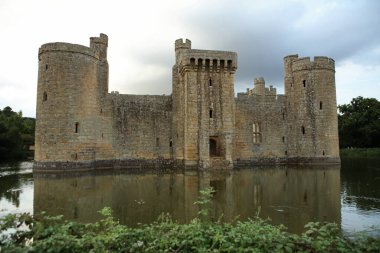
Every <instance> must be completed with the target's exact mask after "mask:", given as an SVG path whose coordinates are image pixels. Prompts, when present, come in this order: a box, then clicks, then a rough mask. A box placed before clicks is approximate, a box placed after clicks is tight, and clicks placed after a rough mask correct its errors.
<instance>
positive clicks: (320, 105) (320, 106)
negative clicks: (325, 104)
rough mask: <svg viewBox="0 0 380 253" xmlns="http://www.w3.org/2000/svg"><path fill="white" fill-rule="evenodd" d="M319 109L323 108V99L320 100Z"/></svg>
mask: <svg viewBox="0 0 380 253" xmlns="http://www.w3.org/2000/svg"><path fill="white" fill-rule="evenodd" d="M319 110H322V101H320V102H319Z"/></svg>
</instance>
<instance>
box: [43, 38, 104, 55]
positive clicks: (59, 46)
mask: <svg viewBox="0 0 380 253" xmlns="http://www.w3.org/2000/svg"><path fill="white" fill-rule="evenodd" d="M47 52H69V53H78V54H84V55H88V56H91V57H94V58H96V59H99V55H96V53H95V51H94V50H93V49H92V48H89V47H85V46H82V45H78V44H70V43H64V42H54V43H46V44H43V45H42V46H41V47H40V49H39V51H38V56H40V55H41V54H43V53H47Z"/></svg>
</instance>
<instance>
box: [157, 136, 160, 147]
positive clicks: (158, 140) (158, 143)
mask: <svg viewBox="0 0 380 253" xmlns="http://www.w3.org/2000/svg"><path fill="white" fill-rule="evenodd" d="M159 146H160V138H156V147H159Z"/></svg>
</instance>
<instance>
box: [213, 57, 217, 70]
mask: <svg viewBox="0 0 380 253" xmlns="http://www.w3.org/2000/svg"><path fill="white" fill-rule="evenodd" d="M217 66H218V60H217V59H214V60H212V68H213V69H216V68H217Z"/></svg>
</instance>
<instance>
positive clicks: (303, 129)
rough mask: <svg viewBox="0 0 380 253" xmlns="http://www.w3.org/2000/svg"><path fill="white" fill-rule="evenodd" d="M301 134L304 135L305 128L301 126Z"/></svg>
mask: <svg viewBox="0 0 380 253" xmlns="http://www.w3.org/2000/svg"><path fill="white" fill-rule="evenodd" d="M302 134H305V127H304V126H302Z"/></svg>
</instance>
